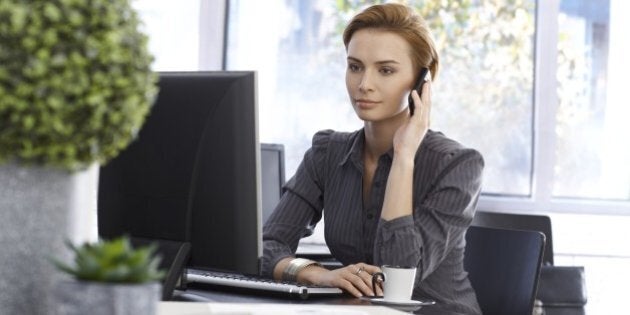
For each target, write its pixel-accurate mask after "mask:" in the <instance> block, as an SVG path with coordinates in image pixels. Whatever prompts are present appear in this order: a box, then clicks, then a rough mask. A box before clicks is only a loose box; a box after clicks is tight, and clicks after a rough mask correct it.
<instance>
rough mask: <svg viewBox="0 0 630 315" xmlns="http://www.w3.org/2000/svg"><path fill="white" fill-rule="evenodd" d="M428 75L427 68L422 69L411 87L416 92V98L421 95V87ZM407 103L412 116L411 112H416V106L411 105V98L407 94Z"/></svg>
mask: <svg viewBox="0 0 630 315" xmlns="http://www.w3.org/2000/svg"><path fill="white" fill-rule="evenodd" d="M428 73H429V68H422V69H421V70H420V74H419V75H418V80H417V81H416V83H415V84H414V85H413V89H414V90H416V91H418V96H420V95H422V85H423V84H424V81H425V79H426V77H427V74H428ZM407 102H409V113H410V114H411V116H413V112H414V111H415V110H416V104H414V103H413V98H412V97H411V93H409V98H408V99H407Z"/></svg>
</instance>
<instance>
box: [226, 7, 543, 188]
mask: <svg viewBox="0 0 630 315" xmlns="http://www.w3.org/2000/svg"><path fill="white" fill-rule="evenodd" d="M378 2H379V1H330V0H320V1H299V0H287V1H285V0H273V1H272V0H270V1H252V0H232V1H230V13H229V17H228V21H229V24H228V42H227V52H228V53H227V69H229V70H252V69H255V70H258V71H259V80H258V84H259V106H260V135H261V141H265V142H277V143H283V144H285V146H286V151H287V153H286V157H287V174H289V175H290V174H293V172H294V171H295V169H296V168H297V165H298V164H299V162H300V161H301V159H302V155H303V154H304V152H305V151H306V149H308V148H309V147H310V144H311V137H312V136H313V134H314V133H315V132H316V131H317V130H320V129H325V128H332V129H335V130H340V131H352V130H356V129H358V128H360V127H361V126H362V122H361V121H360V120H359V119H358V118H357V117H356V115H355V114H354V111H353V110H352V107H351V105H350V102H349V99H348V96H347V92H346V88H345V83H344V78H345V68H346V60H345V57H346V55H345V48H344V46H343V42H342V39H341V34H342V32H343V28H344V26H345V25H346V24H347V22H348V21H349V20H350V18H351V17H352V16H353V15H354V14H356V13H358V12H359V11H360V10H361V9H363V8H365V7H367V6H368V5H370V4H373V3H378ZM403 3H406V4H408V5H410V6H413V7H415V8H416V9H417V10H418V12H419V13H420V14H421V15H422V16H423V17H424V18H425V19H426V21H427V23H428V24H429V26H430V28H431V29H432V31H433V34H434V37H435V41H436V43H437V46H438V50H439V52H440V57H441V65H442V68H441V72H440V74H439V75H438V78H437V81H436V82H435V84H434V86H433V109H432V128H433V129H436V130H440V131H442V132H444V133H445V134H446V135H447V136H449V137H452V138H454V139H456V140H458V141H460V142H461V143H463V144H464V145H466V146H469V147H473V148H475V149H477V150H479V151H481V152H482V154H483V155H484V158H485V160H486V165H487V166H486V170H485V178H484V188H483V191H484V193H486V194H497V195H517V196H528V195H530V194H531V180H532V179H531V173H532V150H533V148H532V143H533V142H532V134H533V131H532V126H533V122H532V117H533V116H532V112H533V74H534V59H533V58H534V56H533V52H534V30H535V1H533V0H511V1H499V0H486V1H459V0H441V1H437V0H434V1H406V2H405V1H403ZM272 16H273V17H274V18H270V17H272Z"/></svg>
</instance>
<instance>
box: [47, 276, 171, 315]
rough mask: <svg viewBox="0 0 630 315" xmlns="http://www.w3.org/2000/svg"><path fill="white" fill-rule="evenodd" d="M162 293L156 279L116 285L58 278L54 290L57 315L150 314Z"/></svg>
mask: <svg viewBox="0 0 630 315" xmlns="http://www.w3.org/2000/svg"><path fill="white" fill-rule="evenodd" d="M161 295H162V285H161V284H160V283H158V282H150V283H145V284H118V283H105V282H89V281H74V280H68V281H61V282H59V283H58V285H57V287H56V289H55V310H56V313H54V314H58V315H83V314H90V315H136V314H144V315H153V314H156V309H157V303H158V302H159V301H160V297H161Z"/></svg>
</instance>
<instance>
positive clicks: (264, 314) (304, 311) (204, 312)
mask: <svg viewBox="0 0 630 315" xmlns="http://www.w3.org/2000/svg"><path fill="white" fill-rule="evenodd" d="M210 314H225V315H227V314H230V315H236V314H252V315H256V314H261V315H405V314H407V313H405V312H401V311H397V310H394V309H391V308H388V307H384V306H366V305H363V306H361V305H357V306H348V305H327V304H307V305H305V304H301V305H298V304H261V303H258V304H256V303H249V304H243V303H201V302H160V303H159V304H158V309H157V315H210Z"/></svg>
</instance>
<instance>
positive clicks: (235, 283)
mask: <svg viewBox="0 0 630 315" xmlns="http://www.w3.org/2000/svg"><path fill="white" fill-rule="evenodd" d="M186 280H187V282H188V283H191V282H198V283H203V284H209V285H214V286H220V287H229V288H237V289H243V290H248V291H255V292H258V293H271V294H280V295H286V296H289V297H299V298H302V299H307V298H308V297H309V296H321V295H340V294H343V291H342V290H341V289H339V288H335V287H324V286H318V285H311V284H309V285H306V284H300V283H295V282H281V281H276V280H272V279H268V278H263V277H257V276H249V275H243V274H238V273H230V272H222V271H207V270H195V269H188V270H187V272H186Z"/></svg>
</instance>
